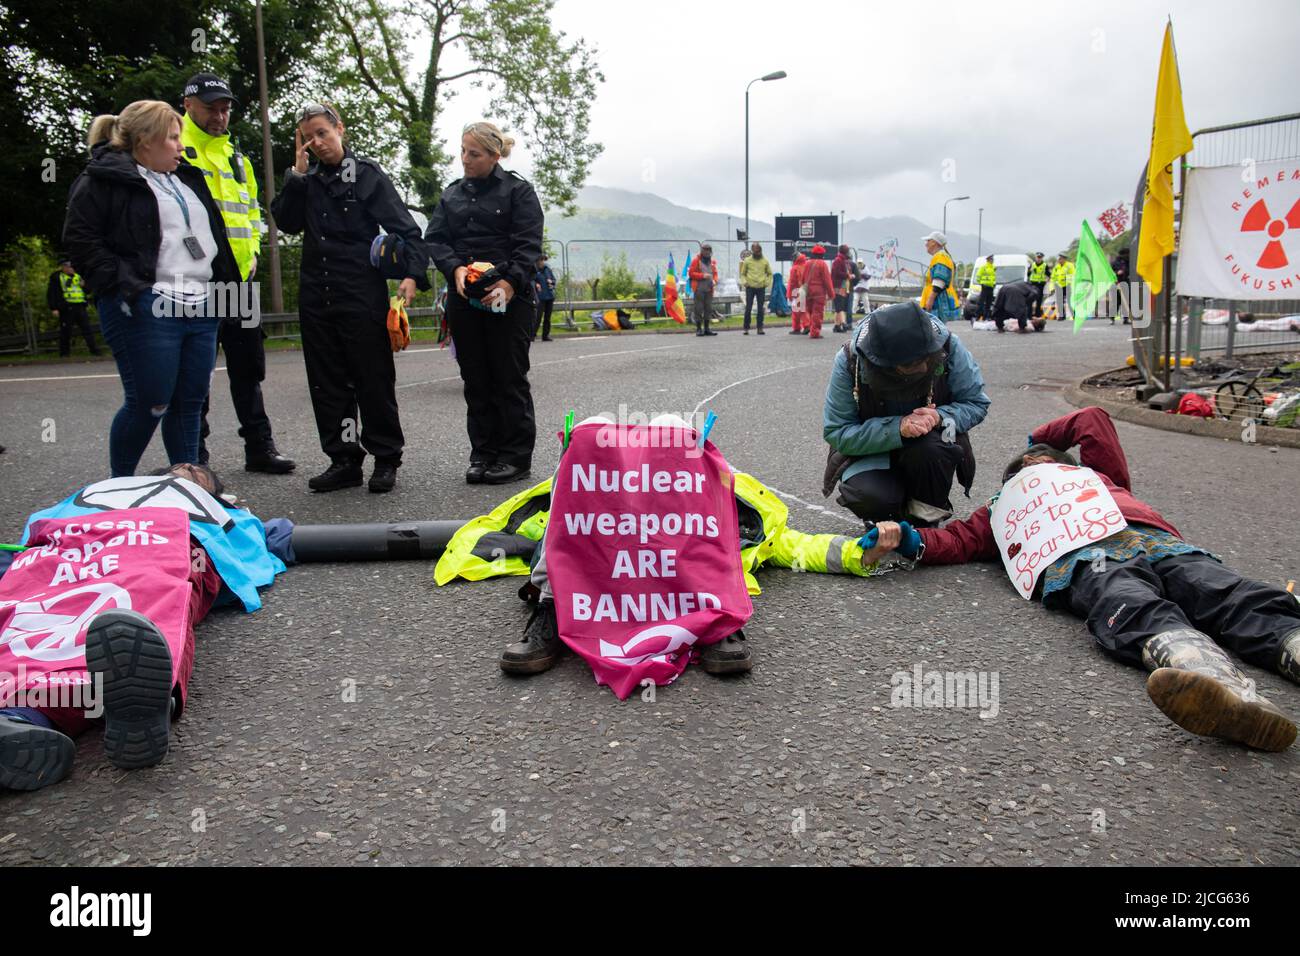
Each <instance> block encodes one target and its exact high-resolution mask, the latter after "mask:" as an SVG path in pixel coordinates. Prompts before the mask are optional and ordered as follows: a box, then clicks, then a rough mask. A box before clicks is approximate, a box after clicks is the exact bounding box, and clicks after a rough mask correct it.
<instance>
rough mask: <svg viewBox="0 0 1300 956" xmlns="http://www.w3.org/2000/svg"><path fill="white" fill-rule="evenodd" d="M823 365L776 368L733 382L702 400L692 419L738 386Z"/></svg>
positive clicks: (805, 364)
mask: <svg viewBox="0 0 1300 956" xmlns="http://www.w3.org/2000/svg"><path fill="white" fill-rule="evenodd" d="M821 364H824V363H822V362H803V363H802V364H800V365H787V366H785V367H784V368H774V369H772V371H770V372H760V373H759V374H758V375H751V376H750V377H749V378H742V379H741V380H740V381H739V382H732V383H731V384H730V385H724V386H722V388H720V389H718V390H717V391H716V392H714V393H713V394H712V395H710V396H709V397H708V398H705V399H702V400H701V401H700V403H699V404H698V405H696V406H695V410H694V411H692V412H691V418H694V417H695V416H696V415H698V414H699V413H700V409H701V408H703V407H704V406H705V405H707V404H708V403H709V402H711V401H713V400H714V399H715V398H717V397H718V396H719V395H721V394H722V393H723V392H725V391H726V390H727V389H729V388H735V387H736V386H737V385H744V384H746V383H747V382H753V381H756V380H757V379H760V378H767V377H768V376H769V375H777V374H779V373H781V372H791V371H794V370H795V369H797V368H807V367H808V366H810V365H821Z"/></svg>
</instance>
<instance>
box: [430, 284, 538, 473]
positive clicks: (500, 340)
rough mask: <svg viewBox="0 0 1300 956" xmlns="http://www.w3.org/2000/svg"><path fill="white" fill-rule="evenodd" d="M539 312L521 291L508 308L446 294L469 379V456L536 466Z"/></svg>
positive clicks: (462, 370)
mask: <svg viewBox="0 0 1300 956" xmlns="http://www.w3.org/2000/svg"><path fill="white" fill-rule="evenodd" d="M536 315H537V313H536V307H535V306H534V303H533V301H532V300H531V299H526V298H524V297H522V296H518V295H517V296H515V297H514V298H513V299H511V300H510V304H509V305H508V306H506V310H505V312H485V311H483V310H482V309H476V308H474V307H473V306H471V305H470V304H469V301H468V300H467V299H463V298H461V297H460V296H459V295H457V294H456V293H455V292H454V291H453V292H452V293H451V294H450V295H448V296H447V322H448V324H449V325H450V326H451V337H452V341H453V342H455V344H456V361H457V362H458V363H459V364H460V377H461V380H462V381H463V382H464V383H465V406H466V416H465V427H466V431H468V433H469V444H470V453H469V457H470V461H479V462H483V463H484V464H489V465H490V464H492V463H493V462H498V461H499V462H503V463H504V464H507V465H515V466H516V467H519V468H530V467H532V463H533V446H534V445H536V444H537V423H536V421H535V419H534V417H533V393H532V389H531V388H530V386H529V384H528V368H529V365H528V345H529V342H530V341H531V340H532V337H533V323H534V321H535V320H536Z"/></svg>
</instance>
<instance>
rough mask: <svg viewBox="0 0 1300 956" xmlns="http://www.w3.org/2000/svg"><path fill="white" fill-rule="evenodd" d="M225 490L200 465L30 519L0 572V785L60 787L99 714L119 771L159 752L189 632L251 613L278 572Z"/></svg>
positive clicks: (260, 531) (108, 487)
mask: <svg viewBox="0 0 1300 956" xmlns="http://www.w3.org/2000/svg"><path fill="white" fill-rule="evenodd" d="M220 491H221V485H220V481H219V479H217V477H216V475H214V474H213V473H212V472H211V471H210V470H208V469H207V468H205V467H203V466H201V465H190V464H179V465H176V466H173V467H172V468H171V469H169V470H168V471H167V472H166V473H165V474H163V475H159V476H153V477H141V478H134V477H132V478H113V479H109V480H107V481H101V482H98V483H96V484H92V485H89V486H87V487H86V488H83V489H82V490H81V491H79V492H77V493H75V494H73V495H71V496H70V497H68V498H67V499H65V500H64V501H62V502H60V503H59V504H58V505H55V506H54V507H52V508H49V509H46V510H45V511H42V512H39V513H37V514H34V515H32V516H31V517H30V518H29V519H28V523H27V529H26V531H25V533H24V537H23V540H24V543H25V544H26V546H27V549H26V550H25V551H22V552H20V553H19V554H18V555H17V556H16V557H14V558H13V560H12V562H6V563H4V564H3V565H0V575H3V576H2V577H0V788H8V789H15V790H36V789H39V788H41V787H45V786H48V785H50V784H52V783H57V782H58V781H59V780H61V779H63V778H64V777H65V776H67V774H68V772H69V771H70V770H71V769H72V763H73V757H74V754H75V747H74V745H73V743H72V737H74V736H76V735H77V734H79V733H81V732H82V731H83V730H85V729H86V728H87V727H88V726H89V725H90V724H91V722H92V721H93V720H95V719H97V718H99V717H101V716H102V717H103V722H104V751H105V755H106V756H107V757H108V760H109V762H110V763H112V764H113V765H114V766H115V767H120V768H122V769H127V770H130V769H137V768H141V767H149V766H153V765H154V764H157V763H159V762H160V761H161V760H162V759H163V757H165V756H166V754H167V750H168V745H169V738H170V725H171V721H173V720H175V719H178V718H179V717H180V715H181V712H182V710H183V709H184V706H185V700H186V694H187V688H188V685H189V679H190V674H191V672H192V671H193V668H194V647H195V646H194V625H195V624H197V623H198V622H199V621H200V620H202V619H203V617H204V616H205V615H206V614H207V613H208V611H209V610H210V609H211V608H212V607H213V605H214V604H218V603H225V602H237V603H239V604H241V605H242V606H243V608H244V610H245V611H248V612H252V611H255V610H257V609H258V608H259V607H260V606H261V600H260V598H259V597H258V593H257V589H258V588H259V587H263V586H265V585H269V584H270V583H271V582H272V581H273V580H274V578H275V576H276V575H277V574H279V573H280V572H282V571H283V570H284V568H285V565H284V563H283V562H282V561H281V560H280V558H279V557H277V556H276V554H273V553H271V551H270V550H268V545H267V529H266V528H265V527H264V526H263V525H262V523H261V522H260V521H259V520H258V519H257V518H256V517H254V516H253V515H252V514H250V513H249V512H247V511H243V510H239V509H234V508H227V507H226V506H225V505H223V504H222V503H221V502H220V501H219V500H218V499H217V498H216V497H214V496H215V495H218V494H220ZM275 538H276V536H275V535H272V539H273V540H275Z"/></svg>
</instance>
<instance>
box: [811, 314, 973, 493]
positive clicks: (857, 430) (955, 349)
mask: <svg viewBox="0 0 1300 956" xmlns="http://www.w3.org/2000/svg"><path fill="white" fill-rule="evenodd" d="M870 321H871V317H870V316H867V317H866V318H865V319H863V320H862V321H861V322H860V323H858V327H857V329H856V330H855V331H854V333H853V348H854V349H855V350H856V351H857V353H858V361H859V362H865V361H866V357H865V356H863V354H862V343H863V342H864V341H865V337H866V332H867V326H868V324H869V323H870ZM931 321H932V322H934V326H935V329H936V331H937V333H938V335H939V343H940V344H942V343H944V342H946V341H948V340H949V339H950V338H951V340H952V344H951V346H950V347H949V352H948V362H949V366H950V367H949V370H948V387H949V389H950V390H951V392H952V401H951V402H949V403H948V404H947V405H940V406H939V408H938V412H939V417H940V419H949V418H951V419H952V420H953V422H954V423H955V424H956V427H957V431H958V432H968V431H970V430H971V429H972V428H974V427H975V426H976V425H978V424H979V423H980V422H982V421H984V417H985V416H986V415H987V414H988V413H989V404H990V402H989V397H988V396H987V395H985V394H984V378H983V376H981V375H980V367H979V365H977V364H976V362H975V359H974V358H973V357H972V356H971V354H970V352H969V351H967V349H966V346H964V345H962V344H961V339H959V338H958V337H957V336H955V335H953V334H952V333H951V332H949V331H948V328H947V327H946V326H945V325H943V323H941V322H939V321H938V320H937V319H935V318H934V317H933V316H932V317H931ZM881 407H882V408H883V410H884V411H885V414H884V415H882V416H880V417H878V418H870V419H867V420H866V421H865V422H864V421H859V420H858V404H857V402H856V401H855V400H854V398H853V379H852V377H851V376H850V375H849V365H848V361H847V359H846V358H845V356H844V352H843V350H837V351H836V353H835V364H834V367H833V368H832V369H831V380H830V384H829V385H828V386H827V387H826V404H825V407H824V409H823V412H822V436H823V437H824V438H825V439H826V441H827V442H828V443H829V444H830V446H831V447H832V448H834V449H835V450H836V451H839V452H841V453H842V454H845V455H848V456H849V457H851V458H856V459H857V460H856V461H854V462H853V463H851V464H850V465H849V466H848V468H846V469H845V470H844V474H843V475H842V476H841V477H840V480H841V481H847V480H848V479H850V478H852V477H853V476H854V475H858V474H861V473H862V472H864V471H878V470H881V469H885V468H888V467H889V453H890V452H891V451H893V450H894V449H895V448H902V447H903V437H902V436H901V435H900V434H899V433H898V424H899V421H900V420H901V419H902V417H903V416H904V415H908V414H910V413H911V412H912V411H914V410H915V407H914V406H913V405H912V403H910V402H884V403H882V406H881ZM940 427H942V426H940Z"/></svg>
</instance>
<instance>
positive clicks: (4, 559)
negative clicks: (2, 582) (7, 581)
mask: <svg viewBox="0 0 1300 956" xmlns="http://www.w3.org/2000/svg"><path fill="white" fill-rule="evenodd" d="M16 557H18V555H16V554H14V553H13V552H12V551H0V578H2V577H4V576H5V572H6V571H8V570H9V565H11V564H13V563H14V558H16Z"/></svg>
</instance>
